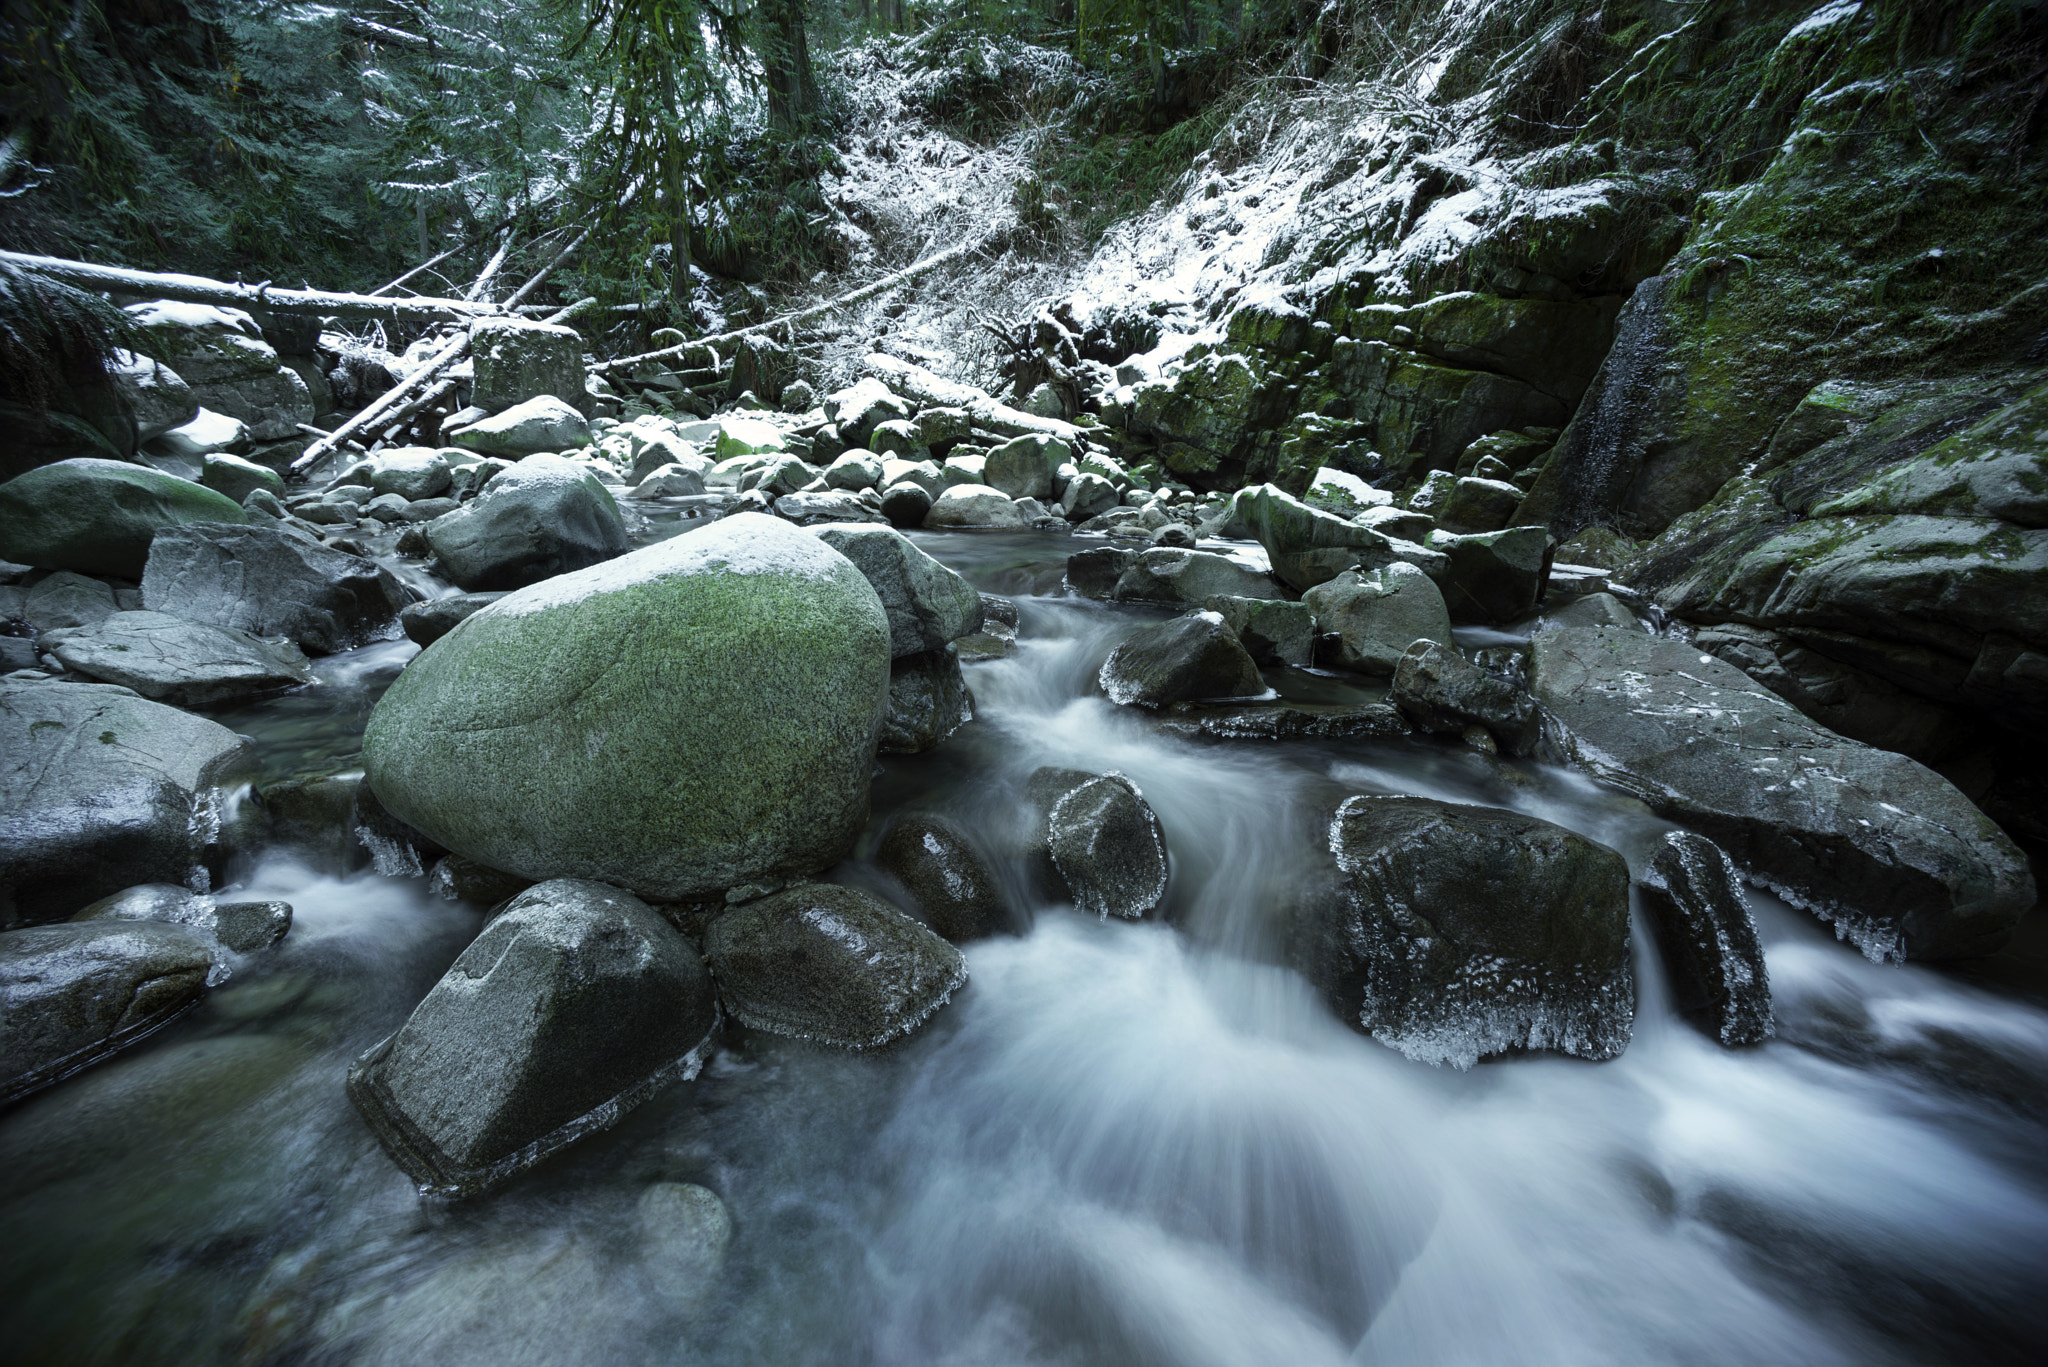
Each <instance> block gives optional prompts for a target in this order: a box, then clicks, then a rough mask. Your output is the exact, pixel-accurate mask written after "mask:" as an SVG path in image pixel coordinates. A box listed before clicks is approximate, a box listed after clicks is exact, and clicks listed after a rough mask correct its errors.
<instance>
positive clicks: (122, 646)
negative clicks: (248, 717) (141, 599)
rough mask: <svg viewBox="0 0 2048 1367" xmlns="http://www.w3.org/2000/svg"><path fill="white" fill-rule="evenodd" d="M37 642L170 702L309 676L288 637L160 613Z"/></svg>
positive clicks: (73, 666)
mask: <svg viewBox="0 0 2048 1367" xmlns="http://www.w3.org/2000/svg"><path fill="white" fill-rule="evenodd" d="M41 644H42V646H43V648H44V649H45V650H47V651H48V652H49V653H50V654H52V655H54V656H56V657H57V659H58V660H59V661H60V662H61V663H62V664H63V666H64V667H65V668H66V669H68V670H71V671H72V672H74V673H77V674H83V675H86V676H87V677H88V678H94V679H99V680H101V681H103V682H105V683H110V684H120V685H121V686H122V687H124V688H132V689H134V690H135V691H136V692H137V693H140V694H141V695H142V696H143V697H145V698H151V699H154V700H155V701H157V702H167V703H170V704H172V705H173V706H175V707H212V706H216V705H218V704H220V703H224V702H231V701H233V700H235V699H238V698H246V697H249V696H251V695H253V694H257V693H268V692H271V691H273V690H275V689H279V688H292V687H295V686H297V685H299V684H305V683H311V682H312V681H313V670H312V668H311V666H309V665H308V664H307V663H306V657H305V655H304V654H303V653H302V652H301V651H300V650H299V648H298V647H297V646H295V645H293V644H292V643H291V642H290V641H286V640H283V639H281V638H273V639H271V640H264V639H263V638H262V637H259V636H251V635H250V634H249V633H248V632H246V631H236V630H235V629H234V628H233V627H217V626H212V625H210V624H208V623H205V622H192V621H187V620H186V619H185V618H183V617H173V616H171V615H170V614H168V613H163V612H117V613H114V614H112V615H111V616H109V617H106V618H104V619H102V620H100V621H98V622H95V623H94V624H93V625H91V626H88V627H71V628H68V629H66V630H63V631H53V632H48V633H46V634H45V635H44V637H43V640H42V642H41Z"/></svg>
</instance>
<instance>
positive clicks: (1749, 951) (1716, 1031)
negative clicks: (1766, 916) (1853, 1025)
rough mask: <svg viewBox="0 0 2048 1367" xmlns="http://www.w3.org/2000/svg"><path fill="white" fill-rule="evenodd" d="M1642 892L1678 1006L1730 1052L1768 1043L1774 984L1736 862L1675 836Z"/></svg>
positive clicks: (1691, 838) (1694, 838)
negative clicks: (1766, 1041)
mask: <svg viewBox="0 0 2048 1367" xmlns="http://www.w3.org/2000/svg"><path fill="white" fill-rule="evenodd" d="M1642 890H1643V906H1644V908H1645V909H1646V910H1647V911H1648V912H1649V913H1650V922H1651V924H1652V925H1654V926H1655V927H1656V929H1657V948H1658V950H1659V951H1660V952H1661V954H1662V957H1663V959H1664V966H1665V970H1666V971H1667V972H1668V973H1669V974H1670V978H1671V995H1672V1001H1673V1004H1674V1005H1676V1006H1677V1007H1678V1009H1679V1011H1681V1012H1682V1013H1684V1014H1686V1015H1689V1016H1694V1017H1697V1018H1698V1019H1700V1021H1701V1022H1702V1023H1703V1024H1704V1025H1705V1026H1706V1027H1707V1030H1708V1032H1709V1033H1711V1034H1712V1035H1713V1036H1714V1038H1715V1039H1717V1040H1719V1041H1720V1042H1721V1043H1722V1044H1725V1045H1727V1046H1728V1047H1730V1048H1734V1047H1736V1046H1738V1045H1744V1044H1762V1043H1763V1042H1764V1041H1765V1040H1767V1039H1769V1038H1770V1037H1771V1035H1772V1032H1773V1030H1774V1028H1775V1027H1774V1026H1773V1024H1772V1021H1771V980H1770V975H1769V974H1768V973H1766V972H1765V971H1764V951H1763V946H1762V945H1761V944H1759V943H1758V942H1757V937H1756V922H1755V921H1754V920H1752V919H1751V918H1750V914H1749V903H1748V902H1747V901H1745V900H1744V899H1743V896H1742V876H1741V875H1740V874H1739V873H1737V872H1736V871H1735V864H1734V862H1733V861H1731V860H1730V859H1729V858H1728V856H1727V854H1726V853H1725V852H1723V851H1722V849H1721V848H1720V847H1719V846H1718V845H1716V844H1714V842H1713V841H1711V840H1708V839H1707V838H1706V837H1705V836H1699V835H1694V834H1693V833H1692V832H1691V831H1673V832H1671V833H1670V834H1669V835H1667V836H1665V837H1664V848H1663V849H1661V850H1659V851H1657V857H1656V858H1655V859H1653V860H1651V861H1650V870H1649V873H1648V875H1647V876H1646V877H1645V878H1644V879H1643V882H1642Z"/></svg>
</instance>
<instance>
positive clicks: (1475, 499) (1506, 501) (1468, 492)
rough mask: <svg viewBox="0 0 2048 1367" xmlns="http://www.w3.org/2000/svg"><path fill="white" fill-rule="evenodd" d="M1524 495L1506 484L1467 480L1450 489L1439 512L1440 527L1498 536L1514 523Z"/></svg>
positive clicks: (1488, 480) (1493, 480) (1475, 479)
mask: <svg viewBox="0 0 2048 1367" xmlns="http://www.w3.org/2000/svg"><path fill="white" fill-rule="evenodd" d="M1521 503H1522V491H1521V490H1520V489H1517V488H1516V487H1515V486H1514V485H1512V484H1509V483H1508V482H1507V481H1506V480H1498V479H1479V478H1475V477H1473V476H1469V475H1468V476H1466V477H1465V478H1464V479H1461V480H1459V481H1458V482H1457V483H1456V484H1454V485H1452V486H1451V493H1450V496H1449V497H1448V498H1446V499H1445V500H1444V502H1443V506H1442V507H1441V508H1439V509H1438V510H1437V514H1436V520H1437V524H1438V525H1439V526H1441V527H1442V528H1443V530H1445V531H1447V532H1461V533H1464V532H1497V531H1499V530H1500V529H1501V528H1503V527H1505V526H1507V525H1508V523H1509V522H1510V521H1512V520H1513V519H1514V516H1515V509H1516V508H1518V507H1520V506H1521Z"/></svg>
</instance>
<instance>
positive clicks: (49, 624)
mask: <svg viewBox="0 0 2048 1367" xmlns="http://www.w3.org/2000/svg"><path fill="white" fill-rule="evenodd" d="M118 611H120V606H119V604H118V603H117V602H116V600H115V598H114V590H113V587H112V586H111V585H110V584H108V583H107V581H106V580H104V579H89V578H87V577H86V576H85V575H82V574H74V573H72V572H71V571H70V570H58V571H57V572H56V573H55V574H53V575H50V576H48V577H47V578H44V579H40V580H38V581H36V583H35V584H33V585H32V586H30V588H29V591H28V592H27V593H26V594H24V595H22V599H21V617H22V620H23V621H26V622H27V623H28V624H29V625H30V626H32V627H34V628H35V629H36V630H37V631H39V632H45V631H62V630H63V629H64V628H65V627H88V626H91V625H92V624H93V623H95V622H103V621H105V620H106V619H107V618H109V617H111V616H113V615H114V614H115V613H116V612H118Z"/></svg>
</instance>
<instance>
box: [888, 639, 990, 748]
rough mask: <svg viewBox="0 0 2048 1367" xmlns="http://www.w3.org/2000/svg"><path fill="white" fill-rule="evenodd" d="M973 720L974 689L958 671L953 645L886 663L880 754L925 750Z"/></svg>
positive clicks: (904, 656)
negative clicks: (886, 703)
mask: <svg viewBox="0 0 2048 1367" xmlns="http://www.w3.org/2000/svg"><path fill="white" fill-rule="evenodd" d="M973 720H974V694H973V693H971V692H969V691H968V688H967V679H966V676H965V675H963V674H962V673H961V672H960V652H959V650H958V649H957V648H956V647H954V646H950V645H949V646H947V647H945V648H944V649H942V650H931V651H926V652H924V653H923V654H921V655H899V656H897V657H896V658H895V659H894V660H891V661H890V662H889V707H888V710H887V711H886V712H885V713H884V714H883V716H882V736H881V742H880V746H879V748H880V751H881V753H882V754H885V755H919V754H923V753H924V752H925V751H927V750H930V749H932V748H933V747H934V746H936V745H938V744H939V743H940V742H941V741H943V740H945V739H946V738H947V737H948V736H950V735H952V734H953V733H954V732H955V731H958V730H959V729H960V728H961V727H963V726H965V725H967V723H969V722H971V721H973Z"/></svg>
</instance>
